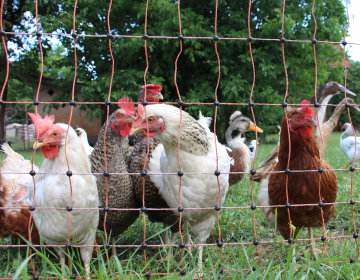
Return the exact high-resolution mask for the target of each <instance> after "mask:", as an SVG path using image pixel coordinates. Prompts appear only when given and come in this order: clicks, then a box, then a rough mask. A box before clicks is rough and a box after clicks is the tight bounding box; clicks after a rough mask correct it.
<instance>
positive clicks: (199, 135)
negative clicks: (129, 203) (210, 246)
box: [130, 104, 231, 270]
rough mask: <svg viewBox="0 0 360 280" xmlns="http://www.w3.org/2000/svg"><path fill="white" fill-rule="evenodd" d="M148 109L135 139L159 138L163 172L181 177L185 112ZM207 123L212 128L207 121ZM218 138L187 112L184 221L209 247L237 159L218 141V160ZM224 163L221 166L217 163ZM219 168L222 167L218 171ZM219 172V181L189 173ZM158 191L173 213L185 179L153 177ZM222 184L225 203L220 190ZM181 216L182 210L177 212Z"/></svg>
mask: <svg viewBox="0 0 360 280" xmlns="http://www.w3.org/2000/svg"><path fill="white" fill-rule="evenodd" d="M146 113H147V122H148V127H149V130H147V124H146V116H145V112H144V107H143V106H141V105H139V107H138V116H137V118H136V120H135V121H134V123H133V127H132V129H131V130H130V135H132V134H135V133H137V132H141V133H142V134H143V135H144V136H147V137H154V138H156V139H159V140H160V141H161V143H162V144H163V146H164V152H163V153H162V155H161V158H160V165H159V167H160V169H161V172H162V173H174V172H175V173H177V172H178V171H179V162H178V135H179V127H180V109H179V108H177V107H174V106H171V105H166V104H156V105H148V106H146ZM201 123H208V121H206V120H203V121H202V122H201ZM215 137H216V136H214V134H213V133H211V132H210V130H209V128H208V127H206V124H200V123H199V122H197V121H196V120H195V119H194V118H193V117H191V116H190V115H189V114H188V113H186V112H184V111H182V123H181V134H180V154H179V155H180V158H179V159H180V162H181V168H182V170H181V171H182V172H183V173H184V174H183V176H182V177H181V193H180V198H181V206H182V207H183V208H185V211H184V212H183V216H182V217H183V220H184V221H189V223H190V225H191V227H192V231H193V232H194V233H195V234H196V235H197V237H198V239H197V241H198V243H200V244H202V243H204V242H205V241H206V240H207V238H208V237H209V236H210V231H211V229H212V228H213V227H214V224H215V221H216V213H217V212H216V210H215V206H218V207H217V209H218V210H219V209H220V208H219V207H220V206H221V205H222V204H223V203H224V200H225V196H226V193H227V191H228V188H229V175H228V174H224V173H227V172H229V171H230V164H231V158H230V157H229V156H228V153H227V150H226V148H225V146H223V145H222V144H220V143H219V142H217V153H218V158H217V157H216V150H215ZM217 161H218V164H217ZM217 166H218V167H217ZM216 170H218V171H220V173H218V172H216V174H217V175H219V176H218V177H216V176H215V175H209V174H186V173H189V172H191V173H200V172H215V171H216ZM151 177H152V181H154V182H155V185H156V186H159V192H160V194H161V196H162V197H163V198H164V199H165V200H166V203H167V204H168V206H169V207H170V208H178V207H179V206H180V205H179V181H180V180H179V177H178V176H173V175H158V176H151ZM217 178H218V180H219V184H220V200H219V203H218V197H219V185H218V180H217ZM204 207H214V208H213V209H212V210H195V211H194V210H191V211H186V208H204ZM174 213H175V214H176V215H179V212H178V211H175V212H174ZM202 249H203V248H202V246H200V247H199V257H198V268H199V269H200V270H201V269H202V266H203V265H202Z"/></svg>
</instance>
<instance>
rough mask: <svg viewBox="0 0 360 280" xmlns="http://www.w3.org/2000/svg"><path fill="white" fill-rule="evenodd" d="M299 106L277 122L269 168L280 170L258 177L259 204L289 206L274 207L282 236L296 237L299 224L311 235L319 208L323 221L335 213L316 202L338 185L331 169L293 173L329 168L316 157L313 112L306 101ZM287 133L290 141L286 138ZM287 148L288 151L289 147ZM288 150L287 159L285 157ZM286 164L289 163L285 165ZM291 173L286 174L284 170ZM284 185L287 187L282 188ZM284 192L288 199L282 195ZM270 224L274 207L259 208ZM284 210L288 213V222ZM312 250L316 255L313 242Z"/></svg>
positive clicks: (330, 197)
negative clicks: (275, 157) (276, 154)
mask: <svg viewBox="0 0 360 280" xmlns="http://www.w3.org/2000/svg"><path fill="white" fill-rule="evenodd" d="M301 104H302V107H301V109H292V110H290V111H289V112H287V118H286V117H284V118H283V120H282V122H281V134H280V147H279V157H278V160H279V161H278V162H277V163H276V164H275V165H274V166H273V168H272V170H270V171H282V172H281V173H271V174H270V176H269V177H267V178H266V179H264V180H262V182H261V185H262V189H261V190H260V193H259V195H258V200H259V204H260V205H261V206H271V205H286V204H287V203H290V205H291V207H289V208H286V207H279V208H277V229H278V230H279V231H280V233H281V235H282V236H283V237H284V238H285V239H289V238H291V237H293V236H296V235H297V233H298V232H299V230H300V229H301V227H308V229H309V235H310V238H312V233H311V227H321V226H322V217H321V211H323V216H324V223H327V222H328V221H329V220H330V219H331V218H332V216H333V215H334V213H335V210H336V207H335V205H323V206H322V208H320V207H319V206H318V205H317V204H318V203H332V202H335V199H336V194H337V189H338V184H337V178H336V174H335V172H334V171H327V172H323V173H322V174H321V175H320V172H295V171H296V170H318V169H319V168H322V169H323V170H331V169H332V168H331V166H329V164H328V163H327V162H326V161H324V160H321V159H320V155H319V149H318V147H317V144H316V142H315V140H314V138H313V137H312V136H311V134H312V130H313V127H314V126H315V125H316V122H315V121H314V120H313V112H312V110H311V109H310V107H309V106H308V105H309V104H310V102H308V101H307V100H304V101H302V102H301ZM288 127H289V132H290V143H289V138H288ZM290 149H291V150H290ZM289 151H291V153H290V161H289V163H288V156H289ZM288 164H289V166H288ZM287 169H289V170H290V171H291V172H290V173H289V174H286V173H285V172H284V171H285V170H287ZM320 176H321V197H319V177H320ZM286 186H287V190H286ZM286 193H288V200H287V197H286ZM293 204H316V205H315V206H304V207H295V206H292V205H293ZM263 210H264V212H265V215H266V217H267V219H268V220H269V222H270V224H272V225H273V226H274V224H275V220H274V213H275V208H274V207H266V208H263ZM288 213H290V217H291V222H290V221H289V216H288ZM289 222H290V223H291V225H293V226H295V228H296V229H295V232H293V235H292V234H291V226H289ZM312 252H313V254H314V255H315V256H316V253H315V248H314V244H313V243H312Z"/></svg>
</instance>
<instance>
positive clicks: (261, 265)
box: [0, 0, 360, 279]
mask: <svg viewBox="0 0 360 280" xmlns="http://www.w3.org/2000/svg"><path fill="white" fill-rule="evenodd" d="M315 1H316V0H314V1H313V2H312V11H311V14H312V17H313V20H314V23H315V29H314V32H313V38H312V39H309V40H290V39H285V34H284V18H285V8H286V1H285V0H283V6H282V23H281V36H282V37H281V38H280V39H278V38H253V37H252V34H251V5H252V1H251V0H249V6H248V18H247V26H248V37H247V38H237V37H218V34H217V26H218V18H217V16H218V0H216V1H215V13H214V36H213V37H194V36H186V37H184V36H183V33H182V24H181V8H180V6H181V5H180V4H181V1H180V0H178V1H177V15H178V25H179V26H178V27H179V36H159V35H147V26H148V7H149V0H147V1H146V6H145V23H144V35H143V36H137V35H122V34H119V35H115V34H114V35H113V34H111V27H110V12H111V7H112V2H113V1H112V0H110V2H109V7H108V11H107V30H108V34H96V35H95V34H76V33H75V30H76V26H77V23H76V20H75V19H76V10H77V7H78V4H77V0H75V1H74V10H73V17H72V19H73V32H74V33H70V34H63V33H41V30H40V25H39V14H38V1H37V0H36V1H35V20H36V30H37V32H36V33H26V32H7V31H3V30H4V29H3V18H2V16H3V13H4V11H3V9H4V0H2V1H1V8H0V32H1V40H2V45H3V50H4V52H5V55H6V76H5V80H4V82H3V86H2V89H1V94H0V100H1V103H4V104H34V105H38V104H59V105H66V104H69V102H70V105H71V110H70V114H69V121H68V126H69V127H70V123H71V120H72V114H73V105H74V104H75V102H74V100H75V85H76V79H77V77H76V75H77V68H78V62H77V53H76V50H77V47H76V43H77V38H78V37H93V38H107V39H108V44H109V48H108V49H109V53H110V56H111V78H110V85H109V92H108V97H107V101H110V100H111V95H112V85H113V77H114V71H115V70H114V69H115V63H116V61H115V59H114V56H113V52H112V48H111V41H112V38H138V39H145V40H144V54H145V61H146V68H145V69H144V75H143V82H144V85H145V90H144V93H145V97H144V98H145V99H146V92H147V91H146V85H147V84H148V83H147V72H148V69H149V66H150V65H149V55H148V46H147V42H148V40H152V39H172V40H178V41H179V50H178V54H177V56H176V58H175V65H174V85H175V88H176V92H177V95H178V99H179V102H163V103H164V104H171V105H179V108H180V127H179V134H178V144H177V149H178V165H179V169H178V170H179V171H182V166H181V158H180V136H181V127H182V118H183V114H182V108H183V106H184V105H194V104H197V105H208V106H214V103H202V102H183V101H182V98H181V93H180V90H179V87H178V82H177V77H178V68H177V66H178V61H179V58H180V57H181V55H182V53H183V39H186V40H213V41H214V52H215V54H216V58H217V67H218V73H217V77H216V76H214V79H216V80H217V83H216V86H215V89H214V102H215V103H217V106H215V113H214V118H213V120H214V126H213V131H214V134H215V135H216V120H217V114H218V106H228V105H232V106H235V105H242V106H249V105H250V108H251V114H252V120H253V122H254V124H255V127H256V126H257V125H256V115H255V112H254V108H253V106H254V105H256V106H282V107H283V111H284V117H285V118H286V119H287V111H286V110H287V106H300V105H301V104H287V103H286V100H287V97H288V95H289V92H288V90H289V79H288V72H287V65H286V58H285V46H284V43H285V42H287V43H310V44H312V46H313V54H314V68H315V85H314V96H315V102H316V103H317V102H318V101H317V83H318V72H317V70H318V69H317V59H316V58H317V55H316V46H317V44H333V45H338V44H339V42H331V41H316V31H317V22H316V17H315V14H314V7H315ZM346 12H347V17H348V23H347V26H346V31H345V33H344V37H343V41H344V42H343V50H342V55H343V63H344V69H345V91H346V79H347V71H346V45H360V43H351V42H345V38H346V33H347V29H348V26H349V22H350V20H349V12H348V1H347V0H346ZM109 34H110V35H111V36H109ZM6 35H24V36H29V37H31V36H36V37H37V38H38V45H39V49H40V57H41V70H40V76H39V80H38V86H37V90H36V95H35V100H34V101H33V102H29V101H2V99H3V95H4V91H5V88H6V85H7V83H8V78H9V64H10V61H9V56H8V50H7V47H6ZM54 35H56V36H66V37H70V38H72V40H73V46H74V70H75V71H74V77H73V83H72V91H71V100H69V101H63V102H52V101H50V102H48V101H41V100H39V93H40V87H41V82H42V78H43V72H44V54H43V47H42V39H41V38H43V37H44V36H54ZM219 40H242V41H247V42H248V45H249V55H250V58H251V65H252V77H253V79H252V86H251V92H250V97H249V103H237V102H233V103H220V101H219V100H218V88H219V83H220V80H221V70H220V69H221V67H220V66H221V59H220V55H219V53H218V41H219ZM279 40H280V42H281V46H282V63H283V68H284V76H285V81H286V90H285V94H284V100H283V102H284V103H282V104H273V103H254V102H253V93H254V88H255V85H256V73H255V64H254V58H253V51H252V42H254V41H267V42H271V41H274V42H279ZM314 40H315V41H314ZM314 42H315V43H314ZM345 99H346V102H347V94H346V92H345ZM234 101H235V100H234ZM76 104H83V105H90V104H101V105H103V104H104V102H81V101H79V102H78V101H77V102H76ZM312 106H314V107H315V110H316V115H317V119H316V122H317V124H318V126H320V121H322V120H319V117H318V110H319V106H323V105H322V104H318V106H315V104H312ZM327 106H338V105H331V104H329V105H327ZM351 106H357V104H351V105H350V106H347V107H346V110H347V113H348V117H349V121H350V123H351V125H352V130H353V133H354V135H356V134H355V130H354V126H353V124H352V121H351V115H350V108H351ZM109 107H110V106H107V111H106V125H105V136H104V140H103V150H104V156H105V158H104V162H105V170H104V171H105V172H107V171H108V167H107V158H106V154H107V153H106V141H107V139H106V129H107V125H108V123H109V113H110V111H109ZM37 113H38V107H37V106H35V114H37ZM145 116H146V123H147V130H148V129H149V126H148V119H147V113H146V106H145ZM35 127H36V131H38V127H37V124H35ZM69 127H68V129H67V131H66V138H67V137H68V133H69ZM287 129H288V137H289V156H288V162H287V169H289V166H290V154H291V141H290V130H289V126H288V127H287ZM255 136H256V142H257V143H258V133H257V132H256V133H255ZM38 137H39V135H38V133H36V141H38ZM320 137H321V141H322V143H323V146H324V139H323V135H322V133H321V130H320ZM99 141H100V140H99ZM355 143H356V142H355ZM214 145H215V149H216V166H217V169H216V170H219V162H218V143H217V141H216V137H215V143H214ZM355 150H356V144H355ZM257 152H258V149H257V144H256V149H255V156H254V161H253V163H252V170H255V165H256V157H257ZM148 155H149V138H147V154H146V158H147V160H145V162H144V165H143V170H145V169H146V164H147V161H148V160H149V159H148ZM65 156H66V160H67V167H68V170H69V171H71V166H70V164H69V161H68V156H69V155H67V154H66V143H65ZM320 157H321V158H323V157H324V150H323V151H322V154H321V155H320ZM34 158H35V150H34V152H33V156H32V169H33V170H34ZM354 161H355V154H354V157H353V159H352V163H351V165H352V166H353V165H354ZM319 168H322V164H321V165H320V166H319ZM354 170H358V168H353V170H352V171H354ZM323 171H324V172H333V171H349V169H331V170H323ZM258 172H260V173H268V174H275V173H284V172H286V171H265V172H261V171H258ZM291 172H292V173H296V172H299V173H301V172H319V170H316V169H315V170H306V171H304V170H291ZM2 173H3V174H6V172H2ZM222 173H223V174H248V173H247V172H222ZM319 173H320V172H319ZM16 174H28V173H27V172H21V171H19V172H18V173H16ZM37 174H54V175H55V174H61V173H42V172H38V173H37ZM183 174H184V175H199V174H207V175H209V176H214V171H213V170H210V171H208V172H193V173H192V172H183ZM350 174H351V183H350V188H351V190H350V199H351V204H352V228H353V232H355V233H357V227H356V223H355V206H354V204H355V203H359V202H360V201H355V200H354V194H353V193H354V182H353V180H354V174H353V172H351V173H350ZM61 175H63V174H61ZM79 175H97V176H102V175H103V173H93V174H89V173H75V172H73V173H72V176H79ZM109 175H111V176H114V175H116V176H125V175H134V173H112V172H110V173H109ZM137 175H138V176H141V174H137ZM148 175H150V176H153V175H173V176H178V173H151V174H148ZM72 176H69V177H68V178H69V183H70V189H71V195H70V200H69V203H68V205H72V188H73V187H72ZM321 179H322V172H321V173H320V176H319V181H318V186H319V197H322V195H321V193H322V188H321V183H322V180H321ZM105 182H106V201H105V205H104V207H108V196H109V189H108V177H107V176H105ZM33 183H34V195H33V200H34V199H35V196H36V182H35V177H33ZM181 183H182V177H181V176H179V196H178V201H179V206H180V207H181V206H182V201H181V197H180V192H181V187H182V186H181ZM217 183H218V187H219V194H218V199H217V205H218V206H219V205H220V199H221V191H220V189H221V188H220V182H219V177H217ZM142 184H143V198H142V206H143V207H145V188H146V186H145V177H143V179H142ZM286 202H287V203H289V195H288V176H287V177H286ZM251 203H252V205H246V206H234V207H225V206H224V207H221V211H236V210H245V209H249V208H251V206H254V205H256V200H255V190H254V174H252V176H251ZM344 204H349V202H334V203H323V205H344ZM308 206H318V203H315V204H311V203H308V204H293V205H291V207H308ZM104 207H101V208H72V209H73V210H99V211H104ZM266 207H267V208H284V207H285V208H287V213H288V219H289V224H291V214H290V208H289V207H287V206H286V205H271V206H258V205H256V208H259V209H262V208H266ZM5 209H19V207H0V210H5ZM36 209H39V210H41V209H46V210H66V209H67V208H66V207H64V208H56V207H37V208H36ZM212 209H214V207H206V208H186V209H184V210H186V211H198V210H212ZM251 209H252V208H251ZM320 209H321V217H322V234H323V237H325V236H326V232H325V222H324V211H323V208H320ZM252 210H254V209H252ZM108 211H139V208H112V207H111V208H109V209H108ZM108 211H105V217H104V235H105V244H109V240H108V238H109V237H108V232H107V230H106V220H107V212H108ZM146 211H178V208H147V209H146ZM32 215H33V212H32V211H31V212H30V219H29V224H28V232H29V242H30V243H32V240H31V234H30V232H31V225H32V224H31V221H32ZM219 215H220V211H217V219H216V225H217V229H218V231H217V235H218V238H217V242H216V243H207V244H196V247H198V246H208V247H211V246H217V247H218V249H219V258H220V260H221V263H223V262H224V259H223V252H222V248H223V246H244V245H255V246H256V247H255V248H256V253H257V256H258V260H257V262H256V263H257V266H258V268H259V269H260V270H265V269H266V268H267V267H266V265H265V264H264V263H262V256H261V254H260V251H259V249H258V248H259V246H258V245H262V244H274V242H275V243H287V242H288V240H275V241H262V240H258V236H257V219H256V211H252V218H253V221H252V222H253V238H254V242H223V238H222V232H221V226H220V223H219ZM182 216H183V213H182V211H181V212H180V213H179V233H180V240H181V243H183V242H184V239H183V238H184V237H183V233H182V227H181V224H182V220H183V217H182ZM142 220H143V224H144V227H143V244H135V245H111V246H112V247H115V248H142V249H143V258H144V271H145V276H146V277H147V278H150V277H151V275H159V276H161V275H166V273H161V272H157V273H154V272H150V271H148V266H147V248H164V247H169V248H170V247H174V248H178V247H179V245H175V244H167V245H163V244H162V245H150V244H146V240H147V239H146V237H147V235H146V234H147V221H146V216H145V211H143V212H142ZM68 221H69V233H68V237H67V241H68V243H69V244H70V243H71V238H70V234H71V216H70V211H69V212H68ZM290 232H291V236H292V227H290ZM349 238H354V242H355V243H356V248H357V256H356V257H355V258H350V257H349V258H348V261H350V262H354V261H356V260H358V258H359V254H360V249H359V246H358V241H357V238H355V236H353V235H342V236H329V237H326V239H327V240H331V239H349ZM312 240H314V241H324V240H322V238H313V239H300V238H299V239H297V241H304V242H308V241H312ZM322 244H323V252H324V254H323V257H326V245H325V242H323V243H322ZM144 245H146V246H144ZM58 246H60V247H61V245H37V244H31V246H29V245H7V244H6V245H0V248H1V247H4V248H5V247H6V248H29V255H30V256H31V254H32V250H33V248H41V247H45V248H55V247H58ZM73 246H74V247H78V248H82V247H97V248H104V245H101V244H97V245H73ZM62 247H63V248H64V249H66V250H68V254H69V248H68V246H66V244H63V245H62ZM187 247H195V245H188V244H186V245H185V246H183V247H182V246H180V252H181V255H180V259H181V261H180V263H181V271H174V274H179V273H180V274H181V275H185V273H186V270H185V268H186V267H185V263H184V262H185V260H184V251H183V250H184V248H187ZM105 250H106V257H107V260H108V261H109V257H108V254H107V250H108V247H107V246H105ZM70 261H71V258H69V263H68V265H69V267H70V266H71V263H70ZM30 263H31V267H32V273H33V276H34V279H36V277H37V274H36V266H35V264H34V263H33V258H32V257H30ZM240 270H243V271H251V270H253V268H251V267H247V268H241V269H239V271H240ZM229 271H234V270H228V269H222V273H224V276H226V272H229ZM199 273H200V271H199ZM116 276H117V275H114V276H113V277H116ZM84 277H85V276H80V275H79V276H76V278H78V279H81V278H84ZM40 278H41V277H40ZM47 278H52V277H47ZM53 278H56V277H53ZM0 279H11V278H0Z"/></svg>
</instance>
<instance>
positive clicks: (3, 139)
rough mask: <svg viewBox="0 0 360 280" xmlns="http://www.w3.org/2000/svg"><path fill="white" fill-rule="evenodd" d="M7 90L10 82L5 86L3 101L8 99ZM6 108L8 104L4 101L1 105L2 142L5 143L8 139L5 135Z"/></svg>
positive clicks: (0, 141) (0, 138)
mask: <svg viewBox="0 0 360 280" xmlns="http://www.w3.org/2000/svg"><path fill="white" fill-rule="evenodd" d="M7 92H8V84H7V85H6V86H5V90H4V94H3V97H2V100H3V101H6V100H7ZM5 109H6V104H5V103H2V104H1V107H0V143H1V144H2V143H4V142H5V141H6V135H5Z"/></svg>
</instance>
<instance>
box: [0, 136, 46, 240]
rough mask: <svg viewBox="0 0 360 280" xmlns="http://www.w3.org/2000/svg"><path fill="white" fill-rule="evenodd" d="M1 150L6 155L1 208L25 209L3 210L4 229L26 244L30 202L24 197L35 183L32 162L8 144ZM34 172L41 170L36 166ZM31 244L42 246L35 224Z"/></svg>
mask: <svg viewBox="0 0 360 280" xmlns="http://www.w3.org/2000/svg"><path fill="white" fill-rule="evenodd" d="M1 148H2V150H3V151H4V153H5V154H6V159H4V160H3V166H2V168H1V183H2V184H1V187H0V206H1V207H24V208H23V209H3V210H1V211H0V212H1V216H2V217H3V220H2V224H3V228H4V229H6V230H7V231H8V232H9V233H10V234H11V235H12V236H13V237H14V238H15V239H16V240H19V241H20V243H21V244H26V241H25V240H29V232H28V225H29V218H30V210H29V206H30V201H29V199H28V198H23V197H24V196H25V195H27V194H28V193H29V187H30V185H32V183H33V179H32V177H31V176H30V174H29V172H30V170H32V167H31V161H29V160H26V159H24V157H23V156H21V155H19V154H18V153H16V152H15V151H13V149H11V147H10V146H9V144H8V143H6V142H5V143H4V144H2V146H1ZM34 170H35V171H36V172H37V171H38V170H39V168H38V167H37V166H36V165H34ZM12 172H13V173H18V172H26V173H27V174H10V173H12ZM22 198H23V199H22ZM23 238H24V239H25V240H24V239H23ZM31 242H32V243H33V244H40V237H39V232H38V230H37V228H36V226H35V224H34V222H32V229H31Z"/></svg>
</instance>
